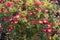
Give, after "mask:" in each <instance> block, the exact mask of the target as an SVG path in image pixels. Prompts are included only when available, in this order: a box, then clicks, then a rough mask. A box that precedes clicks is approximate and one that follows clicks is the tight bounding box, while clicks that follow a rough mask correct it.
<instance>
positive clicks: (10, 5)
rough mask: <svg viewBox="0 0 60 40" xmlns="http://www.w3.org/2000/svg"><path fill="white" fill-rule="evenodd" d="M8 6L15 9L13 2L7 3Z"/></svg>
mask: <svg viewBox="0 0 60 40" xmlns="http://www.w3.org/2000/svg"><path fill="white" fill-rule="evenodd" d="M6 6H7V7H13V6H14V3H13V2H10V1H7V2H6Z"/></svg>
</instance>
